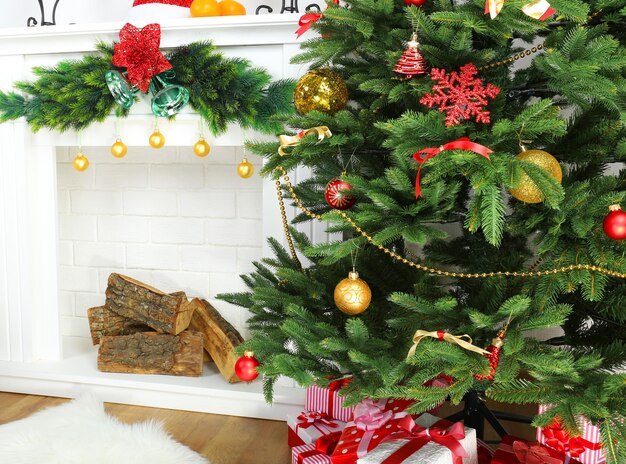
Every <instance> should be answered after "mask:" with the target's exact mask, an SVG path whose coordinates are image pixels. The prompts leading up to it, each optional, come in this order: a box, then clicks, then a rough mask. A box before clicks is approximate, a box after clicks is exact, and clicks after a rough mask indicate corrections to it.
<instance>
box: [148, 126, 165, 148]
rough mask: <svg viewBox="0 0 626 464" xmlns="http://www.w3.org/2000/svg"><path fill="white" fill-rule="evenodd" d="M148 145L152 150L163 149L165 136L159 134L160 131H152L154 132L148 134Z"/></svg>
mask: <svg viewBox="0 0 626 464" xmlns="http://www.w3.org/2000/svg"><path fill="white" fill-rule="evenodd" d="M148 143H149V144H150V146H151V147H152V148H163V146H164V145H165V136H164V135H163V134H161V131H159V129H154V132H153V133H152V134H150V138H149V139H148Z"/></svg>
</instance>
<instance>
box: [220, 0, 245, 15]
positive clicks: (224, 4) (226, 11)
mask: <svg viewBox="0 0 626 464" xmlns="http://www.w3.org/2000/svg"><path fill="white" fill-rule="evenodd" d="M220 13H221V14H222V16H237V15H245V14H246V7H244V6H243V5H242V4H241V3H239V2H236V1H235V0H222V1H221V2H220Z"/></svg>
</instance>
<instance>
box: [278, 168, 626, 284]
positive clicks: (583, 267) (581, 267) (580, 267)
mask: <svg viewBox="0 0 626 464" xmlns="http://www.w3.org/2000/svg"><path fill="white" fill-rule="evenodd" d="M277 170H278V171H280V173H281V174H282V176H283V179H284V181H285V185H286V186H287V190H288V191H289V194H290V195H291V198H292V199H293V201H294V203H295V204H296V206H297V207H298V208H300V209H301V210H302V212H303V213H304V214H306V215H307V216H308V217H310V218H311V219H317V220H319V221H321V220H322V216H321V215H319V214H315V213H313V212H312V211H310V210H309V209H308V208H307V207H306V206H304V205H303V204H302V202H301V201H300V198H298V195H297V194H296V192H295V190H294V188H293V185H292V184H291V181H290V180H289V176H288V175H287V172H286V171H285V168H283V167H282V166H278V167H277ZM276 190H277V192H278V203H279V206H280V212H281V216H282V220H283V229H284V231H285V236H286V238H287V243H288V244H289V250H290V252H291V256H292V258H293V260H294V261H295V262H296V263H297V264H298V267H300V268H301V269H302V264H301V263H300V261H299V260H298V257H297V256H296V250H295V247H294V244H293V240H292V238H291V234H290V233H289V223H288V221H287V215H286V214H285V204H284V199H283V196H282V192H281V186H280V180H276ZM335 213H337V214H339V215H340V216H341V217H342V218H343V219H344V220H345V221H346V222H347V223H348V224H350V226H351V227H352V228H353V229H354V230H355V231H356V232H357V233H358V234H359V235H361V236H362V237H363V238H365V240H367V242H368V243H370V244H371V245H373V246H375V247H376V248H378V249H379V250H380V251H382V252H383V253H385V254H386V255H388V256H390V257H392V258H394V259H396V260H398V261H401V262H402V263H404V264H406V265H407V266H410V267H412V268H415V269H418V270H420V271H424V272H428V273H429V274H435V275H438V276H445V277H453V278H457V279H487V278H491V277H523V278H528V277H545V276H549V275H556V274H564V273H566V272H572V271H592V272H599V273H601V274H605V275H608V276H610V277H617V278H619V279H626V274H624V273H621V272H617V271H612V270H610V269H606V268H603V267H600V266H594V265H591V264H570V265H569V266H562V267H559V268H555V269H548V270H545V271H532V270H531V271H519V272H517V271H513V272H510V271H495V272H482V273H473V274H472V273H465V272H454V271H446V270H443V269H438V268H434V267H430V266H426V265H423V264H420V263H416V262H414V261H410V260H408V259H407V258H405V257H403V256H400V255H399V254H397V253H396V252H394V251H392V250H390V249H389V248H387V247H385V246H384V245H380V244H376V243H375V242H374V238H373V237H372V236H371V235H369V234H368V233H367V232H365V231H364V230H363V229H362V228H361V227H359V225H358V224H357V223H356V222H355V221H354V220H353V219H352V218H351V217H350V216H348V215H347V214H346V213H345V212H343V211H340V210H335ZM538 264H539V263H537V264H536V265H538ZM536 265H533V267H535V266H536Z"/></svg>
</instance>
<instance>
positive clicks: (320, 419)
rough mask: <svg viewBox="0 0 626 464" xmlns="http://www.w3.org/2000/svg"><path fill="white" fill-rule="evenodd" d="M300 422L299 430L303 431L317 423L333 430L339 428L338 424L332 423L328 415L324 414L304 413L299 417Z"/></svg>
mask: <svg viewBox="0 0 626 464" xmlns="http://www.w3.org/2000/svg"><path fill="white" fill-rule="evenodd" d="M298 420H299V421H300V422H301V423H299V424H298V428H303V429H308V428H309V427H311V426H312V425H315V424H316V423H320V424H323V425H325V426H327V427H331V428H335V427H339V426H338V425H337V423H336V422H333V421H331V420H330V419H329V417H328V415H327V414H326V413H323V412H311V411H302V412H301V413H300V415H299V416H298Z"/></svg>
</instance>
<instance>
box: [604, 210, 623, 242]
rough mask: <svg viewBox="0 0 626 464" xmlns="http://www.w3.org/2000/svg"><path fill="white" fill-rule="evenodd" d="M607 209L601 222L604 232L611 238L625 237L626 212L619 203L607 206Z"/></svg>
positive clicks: (620, 238) (621, 238)
mask: <svg viewBox="0 0 626 464" xmlns="http://www.w3.org/2000/svg"><path fill="white" fill-rule="evenodd" d="M609 211H610V212H609V214H607V215H606V217H605V218H604V222H603V223H602V227H603V229H604V233H605V234H606V235H608V236H609V237H610V238H612V239H613V240H624V239H626V212H625V211H622V208H621V207H620V205H611V206H609Z"/></svg>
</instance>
